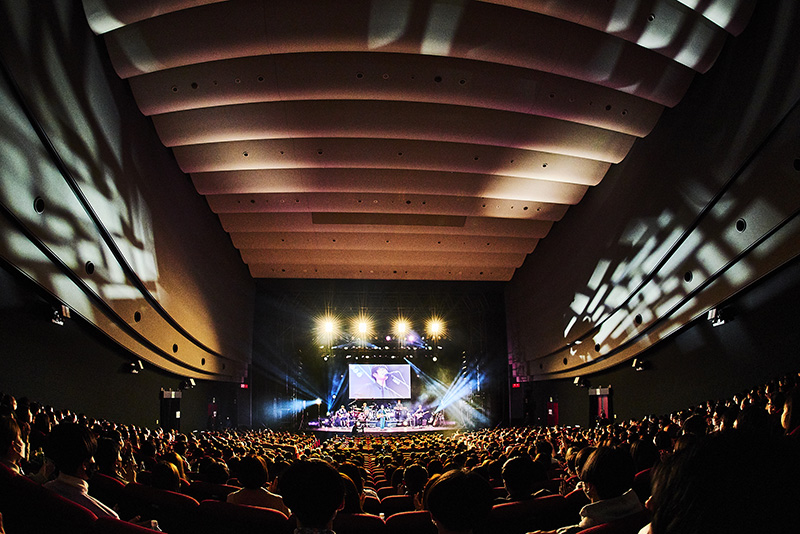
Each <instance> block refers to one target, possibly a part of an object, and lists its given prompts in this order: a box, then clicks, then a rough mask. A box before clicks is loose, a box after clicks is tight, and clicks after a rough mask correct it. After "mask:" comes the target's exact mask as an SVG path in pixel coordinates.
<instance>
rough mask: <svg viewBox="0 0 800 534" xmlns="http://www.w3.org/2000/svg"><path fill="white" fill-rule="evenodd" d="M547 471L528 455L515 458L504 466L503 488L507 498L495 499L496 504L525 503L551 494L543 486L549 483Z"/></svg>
mask: <svg viewBox="0 0 800 534" xmlns="http://www.w3.org/2000/svg"><path fill="white" fill-rule="evenodd" d="M547 480H548V478H547V470H545V468H544V466H543V465H542V464H541V463H540V462H535V461H534V460H533V459H531V457H530V456H529V455H527V454H524V455H520V456H515V457H514V458H510V459H508V460H506V463H505V464H503V487H505V489H506V493H507V495H506V496H505V497H498V498H496V499H495V503H496V504H501V503H504V502H514V501H525V500H529V499H533V498H534V497H540V496H544V495H547V494H549V492H548V491H547V490H545V489H542V488H541V486H542V484H544V483H545V482H547Z"/></svg>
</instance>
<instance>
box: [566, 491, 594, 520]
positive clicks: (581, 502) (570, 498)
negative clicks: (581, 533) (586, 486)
mask: <svg viewBox="0 0 800 534" xmlns="http://www.w3.org/2000/svg"><path fill="white" fill-rule="evenodd" d="M564 498H565V499H566V500H567V508H568V509H569V514H570V515H572V516H573V517H578V514H579V513H580V511H581V508H583V507H584V506H586V505H587V504H589V497H587V496H586V493H585V492H584V491H583V490H582V489H576V490H572V491H570V492H569V493H567V495H566V496H565V497H564Z"/></svg>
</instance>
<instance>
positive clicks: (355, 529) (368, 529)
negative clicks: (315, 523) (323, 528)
mask: <svg viewBox="0 0 800 534" xmlns="http://www.w3.org/2000/svg"><path fill="white" fill-rule="evenodd" d="M333 531H334V532H336V534H373V533H374V534H384V533H385V531H386V523H384V522H383V519H381V518H380V517H378V516H377V515H370V514H336V517H335V518H334V520H333Z"/></svg>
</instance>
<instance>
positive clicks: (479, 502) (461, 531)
mask: <svg viewBox="0 0 800 534" xmlns="http://www.w3.org/2000/svg"><path fill="white" fill-rule="evenodd" d="M425 508H426V509H427V510H428V511H429V512H430V513H431V518H432V520H433V524H434V525H435V526H436V529H437V531H438V533H439V534H469V533H471V532H472V531H473V529H474V528H475V527H478V526H480V525H481V524H483V523H484V521H485V520H486V518H487V516H488V515H489V511H490V510H491V509H492V490H491V488H490V487H489V484H488V482H486V480H484V479H483V478H482V477H480V476H478V475H476V474H474V473H466V472H464V471H463V470H460V469H454V470H452V471H448V472H446V473H444V474H443V475H440V476H438V477H437V478H436V480H434V481H433V482H432V483H431V486H430V487H429V488H427V489H426V491H425Z"/></svg>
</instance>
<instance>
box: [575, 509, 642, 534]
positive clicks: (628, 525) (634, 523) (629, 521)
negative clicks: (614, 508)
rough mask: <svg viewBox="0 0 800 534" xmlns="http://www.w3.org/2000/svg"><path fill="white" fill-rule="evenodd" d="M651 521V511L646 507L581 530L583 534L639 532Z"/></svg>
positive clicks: (629, 533)
mask: <svg viewBox="0 0 800 534" xmlns="http://www.w3.org/2000/svg"><path fill="white" fill-rule="evenodd" d="M649 522H650V512H649V511H648V510H646V509H644V510H642V511H641V512H637V513H635V514H633V515H629V516H628V517H624V518H622V519H618V520H617V521H612V522H610V523H604V524H602V525H597V526H594V527H591V528H587V529H586V530H581V534H637V533H638V532H639V531H640V530H641V529H642V527H644V526H645V525H646V524H647V523H649Z"/></svg>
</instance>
